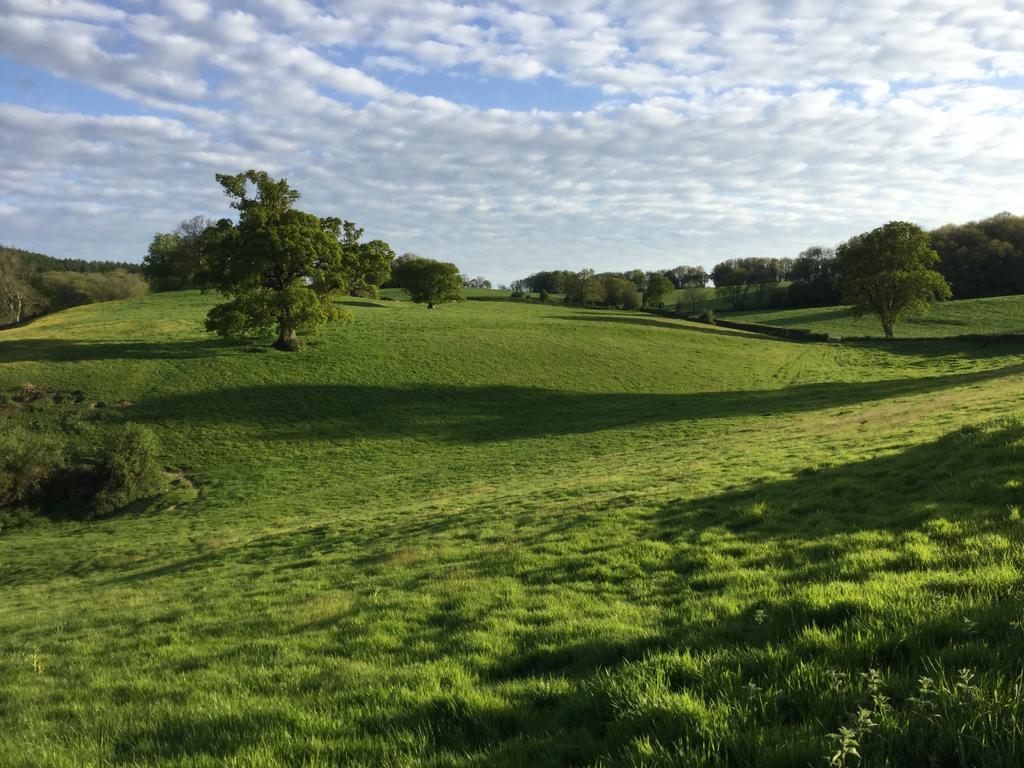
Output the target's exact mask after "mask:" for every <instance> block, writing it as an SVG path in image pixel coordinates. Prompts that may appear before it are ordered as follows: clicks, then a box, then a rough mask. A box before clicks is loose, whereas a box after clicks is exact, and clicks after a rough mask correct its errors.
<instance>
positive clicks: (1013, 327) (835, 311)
mask: <svg viewBox="0 0 1024 768" xmlns="http://www.w3.org/2000/svg"><path fill="white" fill-rule="evenodd" d="M723 316H725V317H727V318H728V319H730V320H738V321H742V322H744V323H762V324H764V325H777V326H781V327H783V328H804V329H807V330H811V331H817V332H819V333H827V334H829V335H830V336H831V337H833V338H843V337H849V336H856V337H860V336H871V337H876V338H881V337H882V327H881V325H879V323H878V318H876V317H872V316H867V317H853V316H851V315H850V313H849V312H848V311H847V309H846V307H817V308H812V309H782V310H778V309H777V310H758V311H754V312H730V313H729V314H728V315H727V316H726V315H723ZM999 333H1024V295H1022V296H996V297H993V298H987V299H961V300H959V301H946V302H941V303H939V304H935V305H934V306H933V307H932V308H931V311H930V312H929V313H928V314H927V315H926V316H925V317H907V318H906V319H904V320H902V321H901V322H900V323H899V324H898V325H897V326H896V336H897V337H904V338H942V337H947V336H964V335H969V334H999Z"/></svg>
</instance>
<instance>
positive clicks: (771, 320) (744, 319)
mask: <svg viewBox="0 0 1024 768" xmlns="http://www.w3.org/2000/svg"><path fill="white" fill-rule="evenodd" d="M765 314H768V313H767V312H765V311H755V312H722V313H721V315H722V319H723V320H735V321H736V322H737V323H761V324H763V325H774V326H777V327H779V328H803V329H806V330H817V329H815V328H809V327H808V324H810V323H821V322H827V321H829V320H845V319H849V318H850V313H849V311H847V310H845V309H823V310H821V311H818V312H801V313H800V314H796V315H792V316H786V315H780V316H776V317H767V318H765V317H763V315H765ZM755 315H756V316H755ZM757 316H760V317H757Z"/></svg>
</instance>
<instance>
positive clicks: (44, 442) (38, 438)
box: [0, 425, 63, 509]
mask: <svg viewBox="0 0 1024 768" xmlns="http://www.w3.org/2000/svg"><path fill="white" fill-rule="evenodd" d="M62 463H63V455H62V450H61V447H60V446H59V445H58V444H57V443H56V441H54V440H52V439H51V438H49V437H47V436H45V435H40V434H36V433H34V432H29V431H28V430H26V429H23V428H21V427H17V426H13V425H7V426H5V427H3V428H0V509H5V508H10V507H17V506H19V505H20V504H22V503H23V502H24V501H25V500H27V499H30V498H31V497H32V496H33V495H35V494H37V493H38V492H39V490H40V488H41V487H42V486H43V484H44V483H45V482H46V481H47V480H48V479H49V478H51V477H52V476H53V474H54V472H55V471H56V470H57V468H58V467H60V466H61V465H62Z"/></svg>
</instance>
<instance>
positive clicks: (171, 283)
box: [142, 216, 217, 291]
mask: <svg viewBox="0 0 1024 768" xmlns="http://www.w3.org/2000/svg"><path fill="white" fill-rule="evenodd" d="M216 232H217V229H216V227H214V226H213V222H212V221H210V220H209V219H207V218H206V217H205V216H193V217H192V218H190V219H185V220H184V221H182V222H181V224H179V225H178V228H177V229H175V230H174V231H173V232H157V233H156V234H155V235H153V240H152V241H151V242H150V244H149V249H148V251H147V253H146V255H145V257H144V258H143V259H142V275H143V277H145V278H146V282H148V283H149V286H150V288H152V289H153V290H154V291H177V290H181V289H183V288H194V287H195V286H196V285H197V280H198V278H197V276H198V275H200V273H202V272H203V271H204V269H205V267H206V253H207V251H209V250H210V249H211V247H212V246H213V237H214V234H215V233H216Z"/></svg>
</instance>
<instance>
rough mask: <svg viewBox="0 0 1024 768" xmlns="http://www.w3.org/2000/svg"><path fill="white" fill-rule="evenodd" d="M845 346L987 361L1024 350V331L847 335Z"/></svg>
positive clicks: (914, 355) (890, 352) (1018, 354)
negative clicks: (939, 335) (927, 335)
mask: <svg viewBox="0 0 1024 768" xmlns="http://www.w3.org/2000/svg"><path fill="white" fill-rule="evenodd" d="M841 343H842V344H843V346H846V347H858V348H861V349H873V350H878V351H880V352H886V353H889V354H894V355H907V356H910V357H921V358H937V357H947V358H948V357H963V358H971V359H974V360H984V359H988V358H993V357H1013V356H1020V355H1021V353H1024V333H1020V334H1013V333H1008V334H992V335H985V334H970V335H967V334H965V335H962V336H949V337H945V338H921V337H916V338H915V337H910V336H897V337H895V338H892V339H886V338H884V337H879V338H874V337H871V338H865V337H846V338H844V339H842V342H841Z"/></svg>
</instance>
